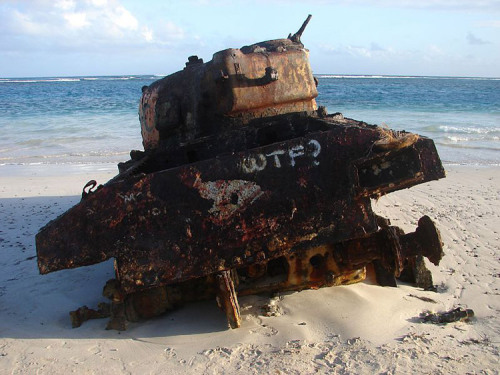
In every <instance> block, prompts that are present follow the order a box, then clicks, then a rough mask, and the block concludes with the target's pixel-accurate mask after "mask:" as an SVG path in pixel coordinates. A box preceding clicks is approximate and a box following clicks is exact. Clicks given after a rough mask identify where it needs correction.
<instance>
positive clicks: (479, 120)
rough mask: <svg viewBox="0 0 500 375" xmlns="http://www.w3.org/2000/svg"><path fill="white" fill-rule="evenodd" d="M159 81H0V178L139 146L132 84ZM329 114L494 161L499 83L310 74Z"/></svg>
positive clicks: (499, 152) (105, 158)
mask: <svg viewBox="0 0 500 375" xmlns="http://www.w3.org/2000/svg"><path fill="white" fill-rule="evenodd" d="M156 79H159V77H155V76H116V77H69V78H68V77H65V78H24V79H23V78H19V79H12V78H9V79H1V78H0V174H1V173H2V168H3V171H6V170H12V168H13V167H14V166H16V165H39V164H51V165H52V164H66V165H67V164H70V165H76V164H82V165H85V164H90V163H109V162H113V163H114V162H119V161H123V160H127V159H128V153H129V151H130V150H131V149H142V144H141V135H140V126H139V120H138V115H137V108H138V102H139V99H140V96H141V87H142V86H144V85H149V84H150V83H152V82H153V81H155V80H156ZM318 79H319V86H318V90H319V97H318V99H317V101H318V104H320V105H324V106H326V107H327V109H328V112H329V113H333V112H342V113H343V114H344V116H346V117H351V118H355V119H357V120H363V121H365V122H368V123H376V124H379V125H381V124H385V125H387V126H389V127H391V128H393V129H397V130H407V131H411V132H415V133H418V134H421V135H425V136H428V137H430V138H433V139H434V141H435V142H436V145H437V147H438V151H439V153H440V155H441V158H442V160H443V161H444V162H445V163H463V164H484V165H489V164H500V80H499V79H473V78H446V77H393V76H338V75H319V76H318Z"/></svg>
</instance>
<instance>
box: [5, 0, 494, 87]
mask: <svg viewBox="0 0 500 375" xmlns="http://www.w3.org/2000/svg"><path fill="white" fill-rule="evenodd" d="M308 14H312V19H311V21H310V23H309V25H308V27H307V29H306V30H305V32H304V34H303V36H302V42H303V43H304V45H305V46H306V48H307V49H308V50H309V51H310V60H311V66H312V68H313V72H314V73H315V74H370V75H371V74H384V75H385V74H388V75H424V76H428V75H430V76H468V77H500V0H414V1H410V0H378V1H377V0H309V1H304V0H288V1H284V0H262V1H261V0H255V1H240V0H183V1H182V0H178V1H173V0H147V1H143V0H137V1H132V0H80V1H78V0H0V77H61V76H81V75H90V76H92V75H139V74H158V75H167V74H171V73H174V72H176V71H178V70H181V69H182V68H183V67H184V63H185V62H186V61H187V57H188V56H191V55H198V56H199V57H201V58H203V59H204V61H209V60H211V58H212V55H213V54H214V53H215V52H217V51H220V50H223V49H226V48H239V47H242V46H244V45H248V44H253V43H255V42H259V41H264V40H270V39H279V38H286V37H287V36H288V34H289V33H292V34H293V33H295V32H296V31H297V30H298V29H299V27H300V26H301V24H302V22H303V21H304V20H305V19H306V17H307V15H308Z"/></svg>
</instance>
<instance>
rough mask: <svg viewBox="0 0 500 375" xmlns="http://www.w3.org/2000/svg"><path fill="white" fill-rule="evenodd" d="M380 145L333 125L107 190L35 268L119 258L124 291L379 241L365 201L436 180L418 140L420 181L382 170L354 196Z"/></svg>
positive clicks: (50, 234)
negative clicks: (346, 243)
mask: <svg viewBox="0 0 500 375" xmlns="http://www.w3.org/2000/svg"><path fill="white" fill-rule="evenodd" d="M378 137H379V135H378V133H377V130H376V129H370V128H362V127H350V126H337V127H333V128H332V130H329V131H324V132H317V133H311V134H308V135H307V136H305V137H300V138H296V139H292V140H289V141H283V142H278V143H273V144H270V145H267V146H264V147H259V148H255V149H252V150H248V151H244V152H240V153H237V154H234V155H226V156H220V157H217V158H214V159H209V160H204V161H199V162H196V163H193V164H190V165H185V166H181V167H176V168H172V169H168V170H163V171H160V172H156V173H151V174H148V175H145V176H144V175H140V176H136V177H135V178H129V179H127V180H123V181H117V182H114V183H110V184H108V185H105V186H104V187H102V188H101V189H99V190H98V191H97V192H95V193H93V194H91V195H89V196H88V197H87V198H86V199H85V200H83V201H82V202H81V203H80V204H79V205H77V206H75V207H73V208H72V209H71V210H69V211H68V212H67V213H66V214H64V215H63V216H61V217H60V218H58V219H57V220H56V221H54V222H52V223H49V224H48V225H47V226H46V227H44V228H43V229H42V230H41V231H40V233H39V234H38V235H37V251H38V262H39V268H40V271H41V272H42V273H47V272H51V271H55V270H59V269H64V268H72V267H78V266H82V265H88V264H93V263H98V262H101V261H103V260H105V259H108V258H111V257H114V258H115V259H116V262H117V270H118V277H119V279H120V281H121V284H122V287H123V289H124V290H125V292H127V293H130V292H133V291H136V290H139V289H142V288H147V287H152V286H157V285H162V284H169V283H175V282H181V281H183V280H188V279H191V278H196V277H201V276H205V275H209V274H212V273H215V272H218V271H223V270H228V269H232V268H238V267H243V266H246V265H250V264H252V263H256V262H257V263H259V262H263V261H265V260H270V259H274V258H277V257H279V256H283V255H286V254H289V253H290V252H293V251H296V250H299V249H306V248H310V247H314V246H319V245H323V244H331V243H335V242H339V241H343V240H347V239H350V238H354V237H356V236H359V234H360V233H361V234H362V233H371V232H375V231H376V230H377V223H376V218H375V216H374V215H373V213H372V211H371V206H370V201H369V198H367V197H368V196H370V195H372V193H373V195H378V194H379V193H380V191H379V186H380V185H383V186H389V185H390V184H393V186H392V188H391V189H396V188H397V186H398V184H403V185H405V186H406V184H407V182H408V181H409V180H411V183H412V184H416V183H420V182H423V181H427V180H431V179H436V178H440V177H443V171H442V169H441V170H440V171H437V172H438V173H436V168H429V166H428V165H427V164H426V163H425V159H426V158H428V157H431V156H430V155H429V150H431V151H432V148H433V144H432V141H430V140H428V139H425V138H421V139H419V140H418V141H417V142H416V143H415V144H413V145H411V146H410V147H409V148H411V149H412V150H413V151H412V152H411V154H412V155H413V156H414V157H415V158H417V159H418V160H419V161H418V162H415V166H417V165H418V164H420V168H419V169H418V170H415V171H414V172H415V174H418V176H419V177H418V179H416V178H415V177H414V176H413V177H412V176H408V175H403V176H402V177H401V176H399V175H396V176H395V177H396V178H395V180H393V181H392V182H390V181H389V178H390V176H391V174H390V173H387V174H385V175H384V178H383V179H382V180H380V181H379V180H377V183H376V184H372V185H370V184H369V183H365V184H364V185H366V186H362V187H360V186H359V183H358V181H359V176H358V174H359V171H358V170H357V167H356V165H359V163H357V161H358V160H360V159H362V160H363V163H365V164H366V163H367V161H366V160H369V159H367V158H366V151H367V150H370V147H371V146H372V145H373V143H374V142H375V141H376V140H377V139H378ZM434 153H435V150H434ZM379 156H380V155H378V154H374V155H373V157H374V158H375V159H376V160H378V159H377V158H378V157H379ZM432 157H433V156H432ZM436 157H437V156H436ZM365 164H363V165H365ZM438 169H439V168H438ZM377 177H378V176H377ZM368 181H369V179H368ZM370 192H372V193H370ZM104 203H105V204H104Z"/></svg>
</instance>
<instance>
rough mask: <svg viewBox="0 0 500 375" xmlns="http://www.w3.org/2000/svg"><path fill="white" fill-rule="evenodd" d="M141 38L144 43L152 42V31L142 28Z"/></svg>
mask: <svg viewBox="0 0 500 375" xmlns="http://www.w3.org/2000/svg"><path fill="white" fill-rule="evenodd" d="M142 36H143V37H144V40H145V41H146V42H150V43H151V42H152V41H153V30H151V29H150V28H148V27H143V28H142Z"/></svg>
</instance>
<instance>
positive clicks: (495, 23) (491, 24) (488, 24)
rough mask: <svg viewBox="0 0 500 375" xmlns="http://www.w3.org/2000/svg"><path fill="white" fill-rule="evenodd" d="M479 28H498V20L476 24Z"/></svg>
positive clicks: (499, 23)
mask: <svg viewBox="0 0 500 375" xmlns="http://www.w3.org/2000/svg"><path fill="white" fill-rule="evenodd" d="M477 25H478V26H479V27H492V28H499V27H500V20H487V21H480V22H478V23H477Z"/></svg>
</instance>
